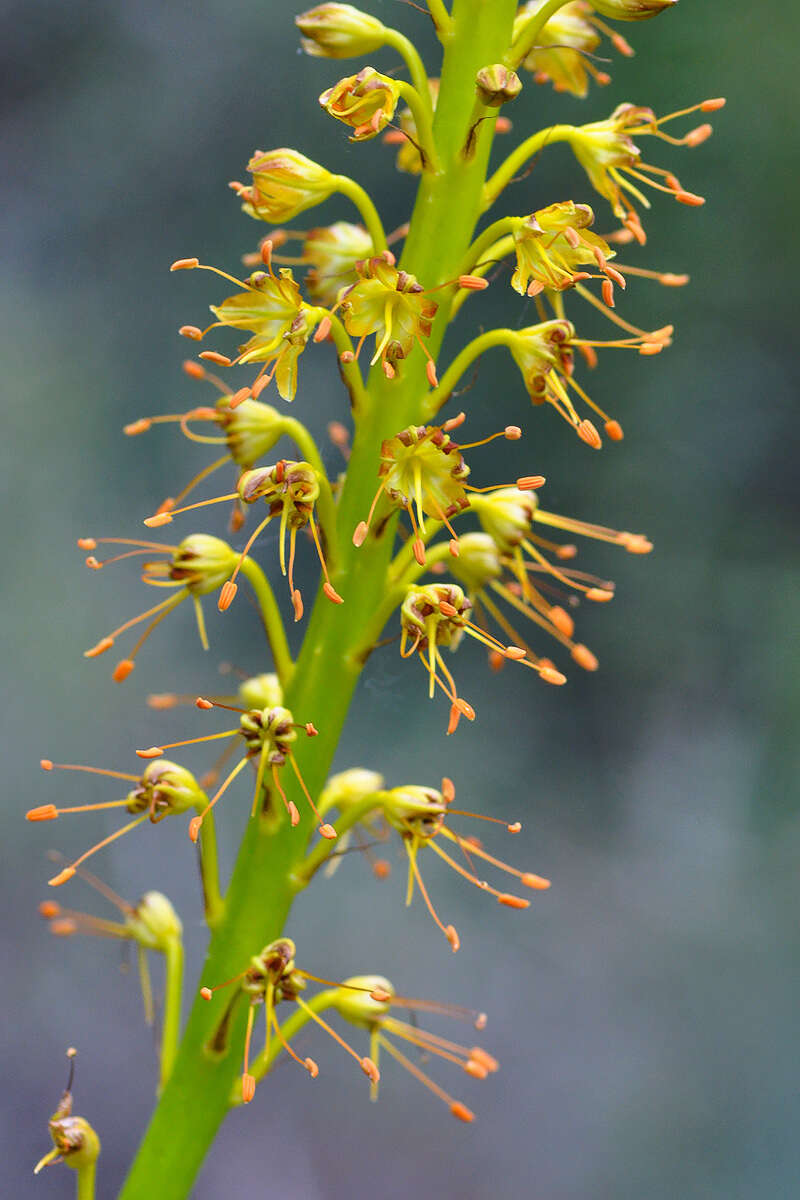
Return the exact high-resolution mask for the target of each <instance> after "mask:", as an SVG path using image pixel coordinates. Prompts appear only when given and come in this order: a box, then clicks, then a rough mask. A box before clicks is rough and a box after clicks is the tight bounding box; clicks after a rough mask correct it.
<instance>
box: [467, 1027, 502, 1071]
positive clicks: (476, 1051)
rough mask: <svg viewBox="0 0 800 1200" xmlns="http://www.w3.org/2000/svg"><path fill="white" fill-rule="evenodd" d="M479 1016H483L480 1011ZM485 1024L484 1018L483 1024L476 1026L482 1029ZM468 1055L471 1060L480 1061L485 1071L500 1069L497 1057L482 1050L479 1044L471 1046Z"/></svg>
mask: <svg viewBox="0 0 800 1200" xmlns="http://www.w3.org/2000/svg"><path fill="white" fill-rule="evenodd" d="M481 1016H484V1017H485V1014H484V1013H481ZM485 1025H486V1021H485V1020H484V1022H483V1025H480V1026H477V1028H480V1029H483V1028H484V1027H485ZM469 1056H470V1058H471V1059H472V1061H473V1062H477V1063H480V1064H481V1066H482V1067H485V1068H486V1070H487V1071H499V1069H500V1064H499V1062H498V1061H497V1059H496V1058H493V1057H492V1055H491V1054H489V1053H488V1052H487V1051H486V1050H482V1049H481V1047H480V1046H473V1047H472V1049H471V1050H470V1052H469Z"/></svg>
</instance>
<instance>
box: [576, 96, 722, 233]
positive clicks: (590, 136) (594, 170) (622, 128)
mask: <svg viewBox="0 0 800 1200" xmlns="http://www.w3.org/2000/svg"><path fill="white" fill-rule="evenodd" d="M724 104H725V101H724V100H722V99H714V100H703V101H702V102H701V103H700V104H694V105H692V106H691V107H690V108H684V109H680V110H679V111H677V112H673V113H668V114H667V115H666V116H665V117H656V115H655V113H654V112H653V110H652V109H650V108H644V107H641V106H637V105H635V104H619V105H618V106H617V107H616V108H615V109H614V111H613V113H612V114H611V116H610V117H609V118H608V119H607V120H605V121H594V122H592V123H591V124H589V125H580V126H576V127H575V128H574V130H573V131H572V132H571V133H570V135H569V139H568V140H569V142H570V145H571V146H572V149H573V152H574V154H575V157H576V158H577V159H578V162H579V163H580V164H581V166H582V167H583V168H584V170H585V171H586V174H587V175H588V177H589V182H590V183H591V184H592V187H594V189H595V190H596V191H597V192H599V193H600V195H601V196H605V198H606V199H607V200H608V202H609V204H610V205H611V208H612V211H613V212H614V215H615V216H616V217H618V218H619V219H620V220H621V221H623V222H624V223H625V224H626V225H627V226H628V228H629V229H630V230H631V232H632V233H633V234H634V236H635V237H636V238H637V240H639V241H640V242H641V241H644V234H643V231H642V227H641V221H640V218H639V215H638V213H637V212H636V209H635V208H634V204H633V201H636V202H637V203H639V204H641V206H642V207H643V208H649V207H650V201H649V199H648V197H647V196H646V195H645V194H644V192H643V191H642V185H645V186H647V187H651V188H655V190H656V191H659V192H666V194H667V195H670V196H672V197H673V199H675V200H678V201H680V203H681V204H688V205H690V206H692V207H696V206H698V205H701V204H704V203H705V201H704V200H703V197H702V196H698V195H696V194H695V193H694V192H689V191H687V190H686V189H685V188H684V187H683V186H682V184H681V182H680V180H679V179H678V178H677V176H675V175H674V174H673V173H672V172H671V171H667V170H665V169H664V168H663V167H655V166H651V165H650V164H648V163H645V162H643V161H642V152H641V150H640V149H639V147H638V146H637V145H636V143H635V142H634V140H633V139H634V138H635V137H644V136H652V137H657V138H659V139H660V140H661V141H664V142H668V143H669V144H670V145H672V146H698V145H700V144H701V143H702V142H704V141H705V140H706V138H707V137H708V136H709V135H710V134H711V132H712V129H711V126H710V125H709V124H703V125H699V126H698V127H697V128H696V129H692V130H690V132H689V133H687V134H685V135H684V137H682V138H674V137H672V136H670V135H669V134H667V133H665V132H664V130H663V129H662V126H663V125H665V124H667V123H668V122H669V121H674V120H675V119H676V118H677V117H682V116H687V115H688V114H689V113H693V112H714V111H716V110H717V109H719V108H722V107H723V105H724Z"/></svg>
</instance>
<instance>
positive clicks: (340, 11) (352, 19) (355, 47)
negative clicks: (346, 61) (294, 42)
mask: <svg viewBox="0 0 800 1200" xmlns="http://www.w3.org/2000/svg"><path fill="white" fill-rule="evenodd" d="M294 23H295V25H296V26H297V28H298V29H299V30H300V32H301V33H302V34H303V37H302V40H301V45H302V47H303V49H304V50H305V52H306V54H311V55H313V56H314V57H315V58H356V57H357V56H358V55H360V54H370V53H371V52H372V51H373V50H378V49H380V47H381V46H383V45H384V44H385V42H386V27H385V26H384V25H382V24H381V22H380V21H379V20H378V19H377V17H371V16H369V15H368V14H367V13H363V12H360V11H359V9H357V8H354V7H353V5H352V4H319V5H317V7H316V8H310V9H309V10H308V12H304V13H301V14H300V16H299V17H295V19H294Z"/></svg>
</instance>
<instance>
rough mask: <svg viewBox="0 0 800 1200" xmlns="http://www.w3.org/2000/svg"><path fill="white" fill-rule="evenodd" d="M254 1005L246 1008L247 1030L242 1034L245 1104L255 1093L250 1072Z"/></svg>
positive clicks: (254, 1082) (243, 1098)
mask: <svg viewBox="0 0 800 1200" xmlns="http://www.w3.org/2000/svg"><path fill="white" fill-rule="evenodd" d="M255 1015H256V1006H255V1004H252V1003H251V1004H250V1006H249V1008H248V1010H247V1030H246V1032H245V1035H244V1063H243V1067H242V1100H243V1101H244V1103H245V1104H249V1103H250V1101H251V1100H252V1099H253V1096H254V1095H255V1093H256V1081H255V1079H254V1078H253V1076H252V1075H251V1074H250V1071H249V1067H250V1039H251V1038H252V1036H253V1021H254V1020H255Z"/></svg>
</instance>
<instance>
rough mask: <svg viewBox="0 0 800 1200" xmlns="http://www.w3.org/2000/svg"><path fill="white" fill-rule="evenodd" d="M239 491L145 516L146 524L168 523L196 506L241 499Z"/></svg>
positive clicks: (153, 525)
mask: <svg viewBox="0 0 800 1200" xmlns="http://www.w3.org/2000/svg"><path fill="white" fill-rule="evenodd" d="M239 499H240V496H239V493H238V492H229V493H228V495H227V496H214V497H213V498H212V499H211V500H198V501H197V502H196V503H195V504H187V505H185V506H184V507H183V508H174V509H172V511H171V512H161V513H156V514H155V516H152V517H145V519H144V524H145V525H147V526H149V527H150V528H154V527H155V526H157V525H168V524H169V523H170V521H171V520H172V518H173V517H177V516H178V514H179V513H186V512H191V511H192V509H194V508H205V507H207V505H209V504H223V503H224V502H225V501H226V500H239Z"/></svg>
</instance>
